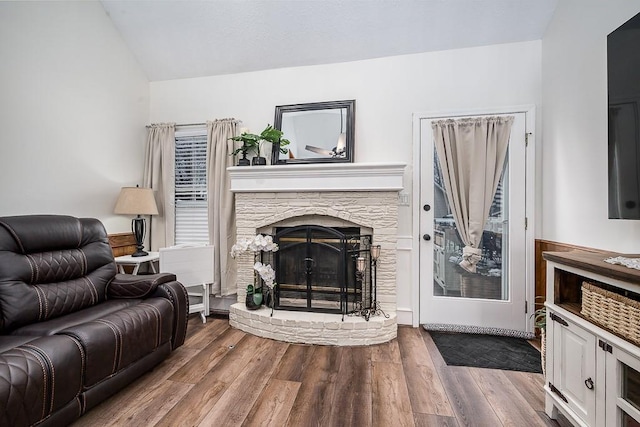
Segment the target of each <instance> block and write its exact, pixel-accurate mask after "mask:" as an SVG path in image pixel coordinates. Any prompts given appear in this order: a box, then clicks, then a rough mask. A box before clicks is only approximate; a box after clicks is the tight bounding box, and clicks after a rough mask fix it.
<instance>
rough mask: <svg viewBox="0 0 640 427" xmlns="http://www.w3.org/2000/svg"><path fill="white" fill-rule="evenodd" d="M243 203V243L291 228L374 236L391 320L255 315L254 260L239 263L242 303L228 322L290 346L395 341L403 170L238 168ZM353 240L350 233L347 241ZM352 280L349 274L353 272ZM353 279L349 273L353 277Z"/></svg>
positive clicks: (234, 175) (380, 294) (380, 291)
mask: <svg viewBox="0 0 640 427" xmlns="http://www.w3.org/2000/svg"><path fill="white" fill-rule="evenodd" d="M229 171H230V175H231V189H232V191H233V192H234V193H235V198H236V226H237V236H236V237H237V238H236V240H240V239H242V238H252V237H253V236H255V235H256V234H258V233H264V234H270V235H274V234H275V233H276V231H277V230H281V229H283V228H284V227H298V228H300V227H302V228H304V227H303V226H312V227H313V226H321V227H330V228H334V229H338V230H348V231H350V232H352V231H354V230H358V234H359V235H367V236H370V239H372V240H373V242H374V243H375V244H376V245H380V246H381V251H380V253H381V254H380V258H379V260H378V262H377V268H376V272H377V275H376V276H377V280H376V282H377V301H378V302H379V308H380V309H381V311H382V312H384V313H386V315H388V317H387V316H384V315H377V316H371V317H370V318H369V320H368V321H367V320H365V318H363V317H362V316H353V315H346V316H343V315H341V314H339V313H335V314H334V313H326V312H306V311H285V310H275V311H274V313H273V315H271V309H268V308H266V307H265V308H261V309H259V310H255V311H249V310H247V308H246V307H245V304H244V300H245V295H246V287H247V285H248V284H253V281H254V271H253V263H254V258H253V256H252V255H250V254H246V255H245V256H240V257H238V258H237V269H238V271H237V294H238V302H237V303H236V304H233V305H232V307H231V309H230V313H229V321H230V324H231V325H232V326H234V327H237V328H239V329H242V330H244V331H246V332H249V333H252V334H254V335H258V336H263V337H267V338H272V339H277V340H281V341H288V342H302V343H308V344H331V345H368V344H376V343H381V342H386V341H389V340H391V339H393V338H395V337H396V332H397V320H396V275H395V268H396V239H397V226H398V191H400V190H401V189H402V188H403V187H402V177H403V171H404V164H398V163H392V164H378V163H376V164H362V163H327V164H305V165H274V166H261V167H231V168H229ZM345 234H347V233H345ZM347 273H349V272H347ZM349 274H350V273H349Z"/></svg>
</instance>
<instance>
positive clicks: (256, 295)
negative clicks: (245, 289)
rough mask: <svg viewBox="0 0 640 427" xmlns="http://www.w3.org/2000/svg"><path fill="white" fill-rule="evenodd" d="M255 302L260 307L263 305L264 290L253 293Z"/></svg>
mask: <svg viewBox="0 0 640 427" xmlns="http://www.w3.org/2000/svg"><path fill="white" fill-rule="evenodd" d="M253 303H254V304H255V305H257V306H258V307H259V306H261V305H262V292H255V293H254V294H253Z"/></svg>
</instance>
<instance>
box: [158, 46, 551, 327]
mask: <svg viewBox="0 0 640 427" xmlns="http://www.w3.org/2000/svg"><path fill="white" fill-rule="evenodd" d="M540 49H541V43H540V41H533V42H525V43H514V44H504V45H495V46H488V47H480V48H471V49H460V50H449V51H441V52H432V53H425V54H417V55H406V56H396V57H389V58H382V59H375V60H367V61H357V62H350V63H341V64H331V65H321V66H309V67H299V68H285V69H277V70H268V71H259V72H253V73H245V74H233V75H225V76H216V77H204V78H195V79H184V80H172V81H164V82H152V83H151V107H150V108H151V113H150V117H151V122H164V121H175V122H177V123H193V122H203V121H206V120H211V119H215V118H225V117H235V118H237V119H241V120H243V125H242V126H244V127H249V128H250V129H251V130H252V131H253V132H256V133H257V132H260V131H262V129H264V127H265V126H266V125H267V124H268V123H273V116H274V108H275V106H276V105H286V104H297V103H305V102H319V101H335V100H345V99H355V100H356V137H355V139H356V145H355V161H356V162H385V161H401V162H405V163H406V164H407V168H406V171H405V176H404V185H405V189H406V190H405V191H407V192H408V193H409V194H411V192H412V191H413V186H414V184H413V183H412V182H411V181H412V177H413V169H412V168H413V158H412V153H413V147H412V144H413V142H412V115H413V113H416V112H424V111H430V112H431V111H433V112H437V111H443V110H465V109H466V110H469V109H478V108H483V107H502V106H513V105H523V104H539V101H540V73H541V71H540V57H541V52H540ZM285 136H286V135H285ZM409 199H410V200H411V197H409ZM414 209H418V207H403V206H401V207H400V208H399V224H398V233H399V240H398V247H399V249H400V252H399V254H398V257H399V258H398V309H399V311H400V312H399V320H400V321H401V322H402V323H411V316H412V313H411V307H412V301H411V295H412V293H411V283H412V277H411V273H410V272H411V249H410V248H411V247H412V238H413V236H412V229H411V224H412V212H413V210H414ZM403 312H404V314H403ZM416 315H417V314H416Z"/></svg>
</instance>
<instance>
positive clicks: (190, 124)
mask: <svg viewBox="0 0 640 427" xmlns="http://www.w3.org/2000/svg"><path fill="white" fill-rule="evenodd" d="M204 125H206V123H185V124H176V127H179V126H204ZM151 126H153V125H146V126H145V127H146V128H147V129H149V128H150V127H151Z"/></svg>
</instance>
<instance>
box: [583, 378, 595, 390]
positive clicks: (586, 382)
mask: <svg viewBox="0 0 640 427" xmlns="http://www.w3.org/2000/svg"><path fill="white" fill-rule="evenodd" d="M584 385H585V386H586V387H587V388H588V389H589V390H593V380H592V379H591V378H590V377H589V378H587V379H586V380H584Z"/></svg>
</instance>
